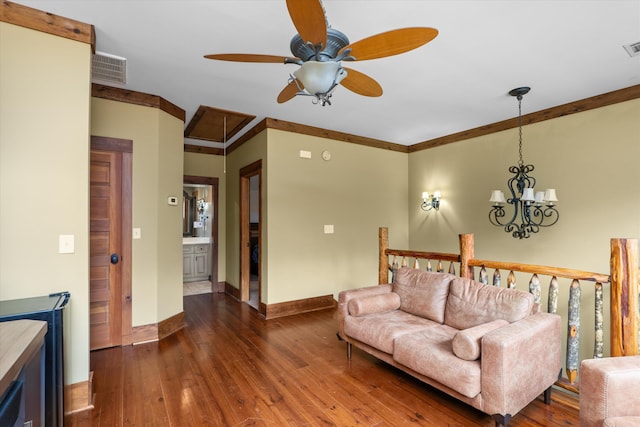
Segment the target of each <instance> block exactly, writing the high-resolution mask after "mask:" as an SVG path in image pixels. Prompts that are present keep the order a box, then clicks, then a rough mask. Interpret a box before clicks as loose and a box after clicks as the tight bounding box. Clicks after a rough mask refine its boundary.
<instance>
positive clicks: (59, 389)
mask: <svg viewBox="0 0 640 427" xmlns="http://www.w3.org/2000/svg"><path fill="white" fill-rule="evenodd" d="M70 297H71V294H70V293H69V292H60V293H55V294H50V295H47V296H41V297H32V298H23V299H15V300H6V301H0V322H5V321H11V320H19V319H31V320H44V321H46V322H47V333H46V335H45V337H44V399H45V404H44V410H45V425H46V426H47V427H63V425H64V351H63V334H62V326H63V317H64V308H65V306H66V305H67V303H68V302H69V298H70Z"/></svg>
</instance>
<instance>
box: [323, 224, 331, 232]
mask: <svg viewBox="0 0 640 427" xmlns="http://www.w3.org/2000/svg"><path fill="white" fill-rule="evenodd" d="M324 234H333V224H330V225H325V226H324Z"/></svg>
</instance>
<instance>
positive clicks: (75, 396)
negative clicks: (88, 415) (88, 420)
mask: <svg viewBox="0 0 640 427" xmlns="http://www.w3.org/2000/svg"><path fill="white" fill-rule="evenodd" d="M93 407H94V406H93V371H91V372H89V380H87V381H82V382H79V383H73V384H67V385H65V386H64V413H65V415H69V414H74V413H76V412H83V411H89V410H91V409H93Z"/></svg>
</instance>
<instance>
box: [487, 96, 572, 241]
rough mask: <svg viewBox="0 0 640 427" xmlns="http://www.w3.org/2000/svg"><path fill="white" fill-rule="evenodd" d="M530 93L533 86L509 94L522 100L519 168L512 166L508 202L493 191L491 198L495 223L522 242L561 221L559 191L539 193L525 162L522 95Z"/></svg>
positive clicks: (492, 216)
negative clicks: (507, 208) (507, 209)
mask: <svg viewBox="0 0 640 427" xmlns="http://www.w3.org/2000/svg"><path fill="white" fill-rule="evenodd" d="M529 90H531V88H529V87H519V88H516V89H513V90H511V91H510V92H509V95H511V96H515V97H516V98H517V99H518V128H519V145H518V154H519V160H518V165H517V166H510V167H509V172H511V173H512V174H513V176H512V177H511V178H509V180H508V181H507V185H508V187H509V191H510V192H511V197H510V198H509V199H505V197H504V193H503V192H502V191H500V190H493V191H492V192H491V199H489V201H490V202H491V204H492V206H491V210H490V211H489V221H491V224H493V225H496V226H499V227H504V231H506V232H507V233H511V235H512V236H513V237H515V238H518V239H526V238H529V236H531V233H537V232H538V231H540V227H549V226H552V225H553V224H555V223H556V222H558V219H559V218H560V214H559V213H558V211H557V209H556V207H555V203H556V202H557V201H558V197H557V196H556V190H555V189H553V188H550V189H548V190H546V191H535V189H534V187H535V185H536V179H535V178H534V177H532V176H529V173H531V172H532V171H533V169H534V167H533V165H525V164H524V161H523V160H522V96H523V95H525V94H527V93H528V92H529ZM506 204H509V205H512V206H513V214H512V215H511V217H510V218H509V220H508V221H506V220H507V219H508V218H507V214H506V212H505V206H506Z"/></svg>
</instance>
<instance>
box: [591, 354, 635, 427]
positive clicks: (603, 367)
mask: <svg viewBox="0 0 640 427" xmlns="http://www.w3.org/2000/svg"><path fill="white" fill-rule="evenodd" d="M580 426H581V427H602V426H605V427H631V426H640V356H626V357H607V358H604V359H585V360H583V361H582V363H581V364H580Z"/></svg>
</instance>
